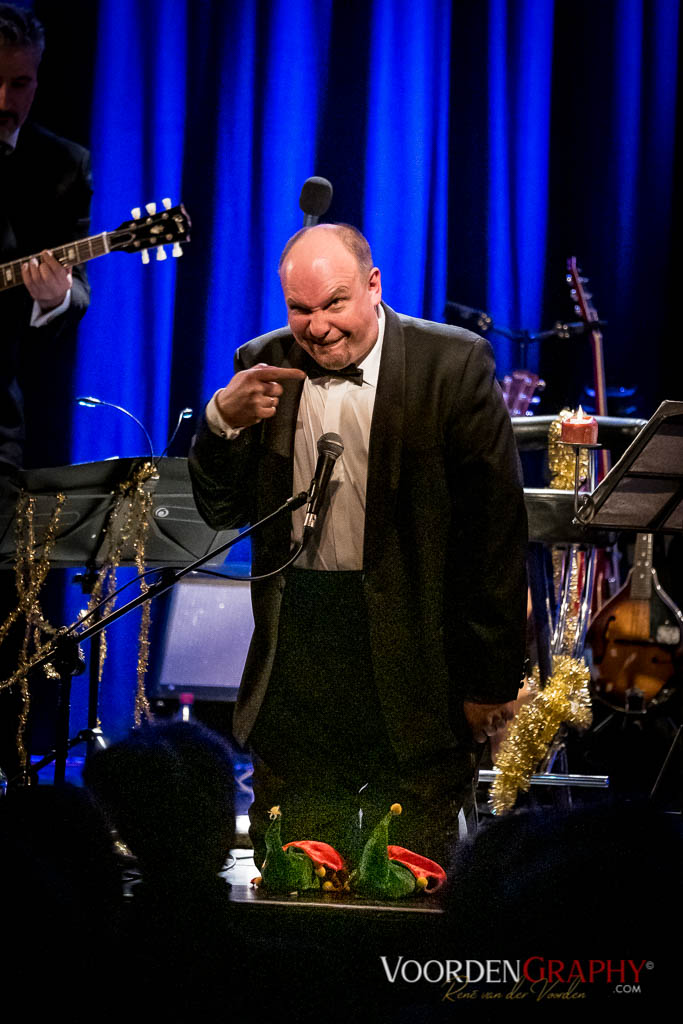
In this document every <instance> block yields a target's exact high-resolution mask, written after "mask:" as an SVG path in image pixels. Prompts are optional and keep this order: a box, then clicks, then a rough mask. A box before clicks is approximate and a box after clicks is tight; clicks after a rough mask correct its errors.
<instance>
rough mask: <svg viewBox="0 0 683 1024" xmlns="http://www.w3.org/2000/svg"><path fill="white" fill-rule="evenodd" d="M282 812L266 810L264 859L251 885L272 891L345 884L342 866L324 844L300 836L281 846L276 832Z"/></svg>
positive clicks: (278, 834) (339, 888)
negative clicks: (267, 822) (257, 875)
mask: <svg viewBox="0 0 683 1024" xmlns="http://www.w3.org/2000/svg"><path fill="white" fill-rule="evenodd" d="M281 821H282V813H281V811H280V808H279V807H271V809H270V822H271V823H270V825H269V826H268V829H267V831H266V835H265V841H266V859H265V861H264V862H263V868H262V869H261V875H260V876H259V877H257V878H253V879H252V885H255V886H258V887H259V888H263V889H265V890H267V891H268V892H273V893H290V892H305V891H307V890H309V889H323V890H324V891H325V892H327V891H332V890H341V889H342V888H344V886H345V885H346V884H347V873H346V865H345V864H344V861H343V860H342V858H341V857H340V855H339V854H338V853H337V851H336V850H335V849H334V847H332V846H329V845H328V843H319V842H316V841H315V840H308V839H304V840H302V841H301V842H298V841H297V842H292V843H286V844H285V845H284V846H283V845H282V837H281V835H280V829H281Z"/></svg>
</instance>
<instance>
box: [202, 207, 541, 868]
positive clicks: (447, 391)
mask: <svg viewBox="0 0 683 1024" xmlns="http://www.w3.org/2000/svg"><path fill="white" fill-rule="evenodd" d="M280 276H281V282H282V287H283V291H284V295H285V300H286V303H287V308H288V319H289V327H288V328H285V329H281V330H278V331H275V332H273V333H271V334H267V335H265V336H264V337H262V338H258V339H256V340H255V341H252V342H250V343H249V344H247V345H245V346H244V347H243V348H241V349H240V350H239V351H238V353H237V355H236V370H237V372H236V374H235V376H234V377H233V378H232V380H231V381H230V383H229V384H228V385H227V387H225V388H222V389H221V390H219V391H218V392H216V394H215V395H214V398H213V399H212V401H211V402H210V403H209V405H208V406H207V411H206V417H205V419H204V421H203V423H202V425H201V427H200V430H199V432H198V434H197V436H196V438H195V440H194V444H193V449H192V452H191V456H190V467H191V472H192V476H193V481H194V487H195V497H196V501H197V505H198V507H199V509H200V511H201V512H202V514H203V516H204V517H205V518H206V519H207V521H208V522H210V523H211V524H212V525H213V526H214V527H220V528H226V527H235V526H241V525H244V524H246V523H247V522H255V521H257V520H258V519H259V518H261V517H262V516H263V515H265V514H266V512H269V511H272V510H273V509H275V508H277V507H278V506H279V505H280V504H281V503H282V502H283V501H284V500H285V499H286V498H287V497H288V496H289V495H290V494H291V493H293V492H298V491H300V490H302V489H306V488H307V487H308V484H309V482H310V480H311V477H312V475H313V472H314V469H315V462H316V442H317V439H318V437H319V436H320V435H321V434H323V433H327V432H330V431H333V432H336V433H338V434H339V435H340V436H341V438H342V440H343V441H344V452H343V455H342V456H341V457H340V458H339V459H338V461H337V463H336V464H335V469H334V473H333V476H332V478H331V485H330V489H329V491H328V501H327V507H325V508H323V511H322V515H321V517H319V521H318V523H317V525H316V531H315V533H314V535H313V538H312V540H311V542H310V544H309V546H308V547H307V548H306V550H305V552H304V555H303V556H302V557H301V559H300V560H299V561H298V562H297V563H295V565H294V566H293V567H292V569H290V570H289V571H287V572H286V573H285V574H284V575H279V576H276V577H274V578H271V579H268V580H264V581H262V582H255V583H253V584H252V602H253V608H254V619H255V632H254V637H253V640H252V644H251V648H250V651H249V656H248V659H247V664H246V666H245V670H244V675H243V678H242V686H241V690H240V696H239V699H238V703H237V707H236V711H235V719H234V732H235V735H236V738H237V739H238V740H239V741H240V743H246V742H247V741H249V743H250V744H251V747H252V749H253V751H254V752H255V755H256V760H255V772H254V795H255V800H254V804H253V806H252V809H251V812H250V817H251V831H250V834H251V837H252V841H253V842H254V846H255V858H256V862H257V864H258V863H260V862H261V860H262V858H263V852H264V845H263V832H264V829H265V827H266V825H267V822H268V814H267V811H268V809H269V807H270V806H271V805H273V804H280V805H281V807H282V830H283V836H285V841H287V840H296V839H318V840H323V841H327V842H330V843H332V844H333V845H335V846H336V847H337V848H338V849H339V851H340V852H341V853H342V854H343V855H344V854H346V855H348V854H351V855H352V856H353V855H354V854H356V853H357V851H358V847H359V843H360V841H361V839H362V838H364V836H367V834H368V832H369V830H370V829H371V828H372V827H373V826H374V824H375V823H376V822H377V821H378V820H379V818H380V817H381V816H383V815H385V814H386V812H387V810H388V808H389V806H390V804H391V803H392V802H393V801H398V802H400V803H401V804H402V805H403V810H404V813H403V815H402V816H401V818H399V819H397V821H396V827H395V830H394V832H393V833H392V836H391V841H392V842H394V843H396V844H397V845H402V846H407V847H409V848H412V849H414V850H416V851H417V852H419V853H422V854H424V855H426V856H430V857H432V858H434V859H436V860H437V861H440V862H442V863H443V862H444V861H445V860H446V859H447V857H448V854H449V852H450V847H451V846H452V843H453V841H454V839H455V837H456V835H457V826H458V811H459V808H460V807H461V805H462V804H463V801H465V800H466V799H467V797H468V795H469V796H470V798H471V796H472V782H473V777H474V773H475V769H476V763H477V757H478V753H479V752H480V749H481V748H480V747H478V746H477V744H480V743H481V742H482V741H485V740H486V738H487V736H489V735H493V734H495V733H496V731H497V730H498V729H499V728H501V727H502V726H503V725H504V723H505V722H506V721H507V720H508V719H509V718H510V717H511V716H512V709H511V702H512V701H513V699H514V698H515V697H516V695H517V692H518V687H519V684H520V681H521V678H522V669H523V658H524V635H525V612H526V582H525V548H526V513H525V508H524V499H523V491H522V486H521V479H520V470H519V460H518V457H517V452H516V448H515V443H514V440H513V436H512V428H511V424H510V418H509V415H508V413H507V411H506V409H505V406H504V404H503V400H502V396H501V394H500V390H499V388H498V386H497V384H496V381H495V377H494V363H493V359H492V357H491V351H490V347H489V345H488V343H487V342H486V341H484V340H482V339H481V338H479V337H477V336H476V335H474V334H471V333H470V332H468V331H463V330H460V329H458V328H454V327H450V326H446V325H443V324H435V323H429V322H426V321H423V320H416V319H413V318H411V317H405V316H400V315H398V314H396V313H395V312H394V311H393V310H392V309H390V308H389V307H388V306H386V305H384V304H383V303H382V301H381V281H380V272H379V270H378V269H377V267H374V266H373V262H372V255H371V252H370V248H369V246H368V244H367V242H366V240H365V239H364V238H363V236H362V235H360V233H359V232H357V231H356V230H355V229H354V228H350V227H348V226H345V225H318V226H316V227H311V228H305V229H303V230H302V231H301V232H299V233H298V234H297V235H295V236H294V238H293V239H292V240H290V242H289V243H288V245H287V247H286V248H285V251H284V253H283V256H282V260H281V266H280ZM358 369H360V370H362V378H359V376H358V373H357V370H358ZM349 371H350V373H351V376H350V377H348V378H347V377H346V376H345V374H346V373H348V372H349ZM340 372H341V376H340V375H338V374H340ZM302 518H303V510H299V511H298V512H297V513H295V514H294V515H293V516H292V517H291V518H290V517H280V519H278V520H276V521H275V523H274V524H273V525H271V526H270V527H269V528H267V529H263V530H261V531H259V532H258V533H257V534H256V535H255V536H254V542H253V569H252V572H253V573H254V574H261V573H266V572H268V571H269V570H271V569H274V568H276V567H277V566H279V565H282V564H283V563H284V562H285V561H286V559H287V557H288V553H289V551H290V546H291V542H292V541H296V540H297V539H298V538H299V537H300V536H301V533H302ZM321 520H322V521H321ZM359 791H361V792H360V795H359ZM359 807H362V810H363V834H362V835H359V834H358V829H357V824H358V818H359V816H358V809H359Z"/></svg>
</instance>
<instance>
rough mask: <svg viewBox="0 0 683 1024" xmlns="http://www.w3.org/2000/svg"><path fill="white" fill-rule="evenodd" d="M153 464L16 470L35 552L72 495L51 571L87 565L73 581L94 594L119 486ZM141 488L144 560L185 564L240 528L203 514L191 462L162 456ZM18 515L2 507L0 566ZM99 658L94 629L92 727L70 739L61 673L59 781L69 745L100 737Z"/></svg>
mask: <svg viewBox="0 0 683 1024" xmlns="http://www.w3.org/2000/svg"><path fill="white" fill-rule="evenodd" d="M148 461H150V460H149V459H145V458H127V459H108V460H106V461H103V462H88V463H81V464H77V465H74V466H57V467H54V468H52V467H51V468H47V469H35V470H24V471H22V472H21V473H20V474H19V483H20V485H21V487H22V489H23V490H24V491H25V492H26V493H28V495H29V496H30V497H32V498H33V499H34V502H35V505H34V512H33V524H34V530H35V537H36V545H35V550H36V555H37V556H38V557H40V554H41V551H42V546H43V543H44V540H45V534H46V530H47V527H48V525H49V523H50V521H51V519H52V515H53V513H54V509H55V506H56V503H57V494H58V493H60V492H61V493H62V494H65V495H66V498H67V500H66V502H65V503H64V506H63V507H62V510H61V512H60V516H59V521H58V524H57V530H56V533H55V544H54V547H53V549H52V552H51V555H50V565H51V567H53V568H57V567H61V568H68V567H76V566H78V567H81V566H85V568H86V572H85V573H84V574H83V575H81V576H78V577H77V578H76V579H77V581H78V582H80V583H81V585H82V589H83V591H84V592H85V593H88V592H91V591H92V587H93V585H94V583H95V580H96V578H97V572H98V569H99V568H101V567H102V566H103V565H104V562H105V560H106V538H107V529H108V527H111V526H112V523H111V512H112V510H113V508H114V505H115V502H116V499H117V496H118V493H119V488H120V487H121V485H122V484H124V483H126V482H127V481H129V480H132V478H133V474H134V473H135V471H136V470H137V469H138V467H140V466H142V465H143V464H144V463H145V462H148ZM143 486H144V488H145V489H146V490H147V491H148V492H149V493H151V494H152V495H153V503H152V507H151V509H150V512H149V515H148V519H147V524H148V529H147V538H146V546H145V547H146V550H145V561H146V562H147V563H150V564H153V565H158V566H159V567H164V566H183V565H184V564H185V563H186V562H188V561H192V560H194V559H197V558H202V557H203V556H204V555H206V554H208V553H209V552H211V551H212V550H213V549H214V548H215V547H217V546H219V545H222V544H224V543H225V542H227V541H228V540H231V539H233V538H236V537H237V536H238V533H239V531H237V530H228V531H219V532H217V531H215V530H213V529H211V528H210V527H209V526H207V525H206V523H205V522H204V521H203V520H202V519H201V517H200V515H199V512H198V511H197V508H196V505H195V503H194V499H193V496H192V485H191V481H190V475H189V471H188V468H187V459H182V458H163V459H159V460H158V461H157V462H156V463H155V473H154V474H153V475H152V476H151V477H150V479H149V480H147V481H145V483H144V485H143ZM14 517H15V513H14V511H13V510H9V509H8V510H3V511H0V538H1V539H0V567H5V568H9V566H10V564H11V563H13V561H14V558H15V555H16V547H15V543H14V529H13V519H14ZM224 558H225V555H224V554H223V556H222V557H220V558H218V559H214V560H209V562H208V563H207V564H208V565H214V566H216V565H222V563H223V561H224ZM118 564H119V565H120V566H134V565H135V548H134V539H133V538H130V539H129V540H128V541H127V542H126V543H125V544H124V546H123V548H122V551H121V558H120V561H119V563H118ZM93 621H95V620H93ZM99 660H100V659H99V634H97V635H94V636H93V637H92V646H91V651H90V669H89V689H88V724H87V728H86V729H85V730H83V731H82V732H81V733H79V734H78V736H77V737H75V739H74V740H73V741H70V740H69V738H68V729H69V726H68V721H69V710H70V709H69V703H70V679H69V680H68V682H67V681H66V678H67V677H66V676H65V674H64V673H60V674H61V676H62V685H61V686H60V695H59V705H58V725H57V732H58V740H57V753H58V756H57V759H56V765H55V781H56V782H59V781H63V779H64V771H65V764H66V753H67V750H68V749H70V748H71V747H72V746H74V745H76V743H79V742H81V741H83V740H90V741H93V740H96V739H97V738H98V734H99V726H98V702H99V692H98V691H99ZM60 736H61V737H62V738H61V739H60ZM65 744H66V746H65ZM51 760H52V754H50V755H48V756H47V758H44V759H43V761H41V762H40V764H39V766H37V767H35V768H34V770H38V769H39V768H40V767H42V766H43V765H44V764H47V763H50V761H51Z"/></svg>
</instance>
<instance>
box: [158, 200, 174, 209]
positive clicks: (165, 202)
mask: <svg viewBox="0 0 683 1024" xmlns="http://www.w3.org/2000/svg"><path fill="white" fill-rule="evenodd" d="M161 203H162V206H163V207H164V209H165V210H170V209H171V205H172V204H171V200H170V199H168V198H167V199H162V200H161Z"/></svg>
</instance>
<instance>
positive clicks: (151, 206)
mask: <svg viewBox="0 0 683 1024" xmlns="http://www.w3.org/2000/svg"><path fill="white" fill-rule="evenodd" d="M145 209H146V210H147V213H148V214H149V215H150V217H151V216H152V214H154V213H156V212H157V204H156V203H146V204H145Z"/></svg>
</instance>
